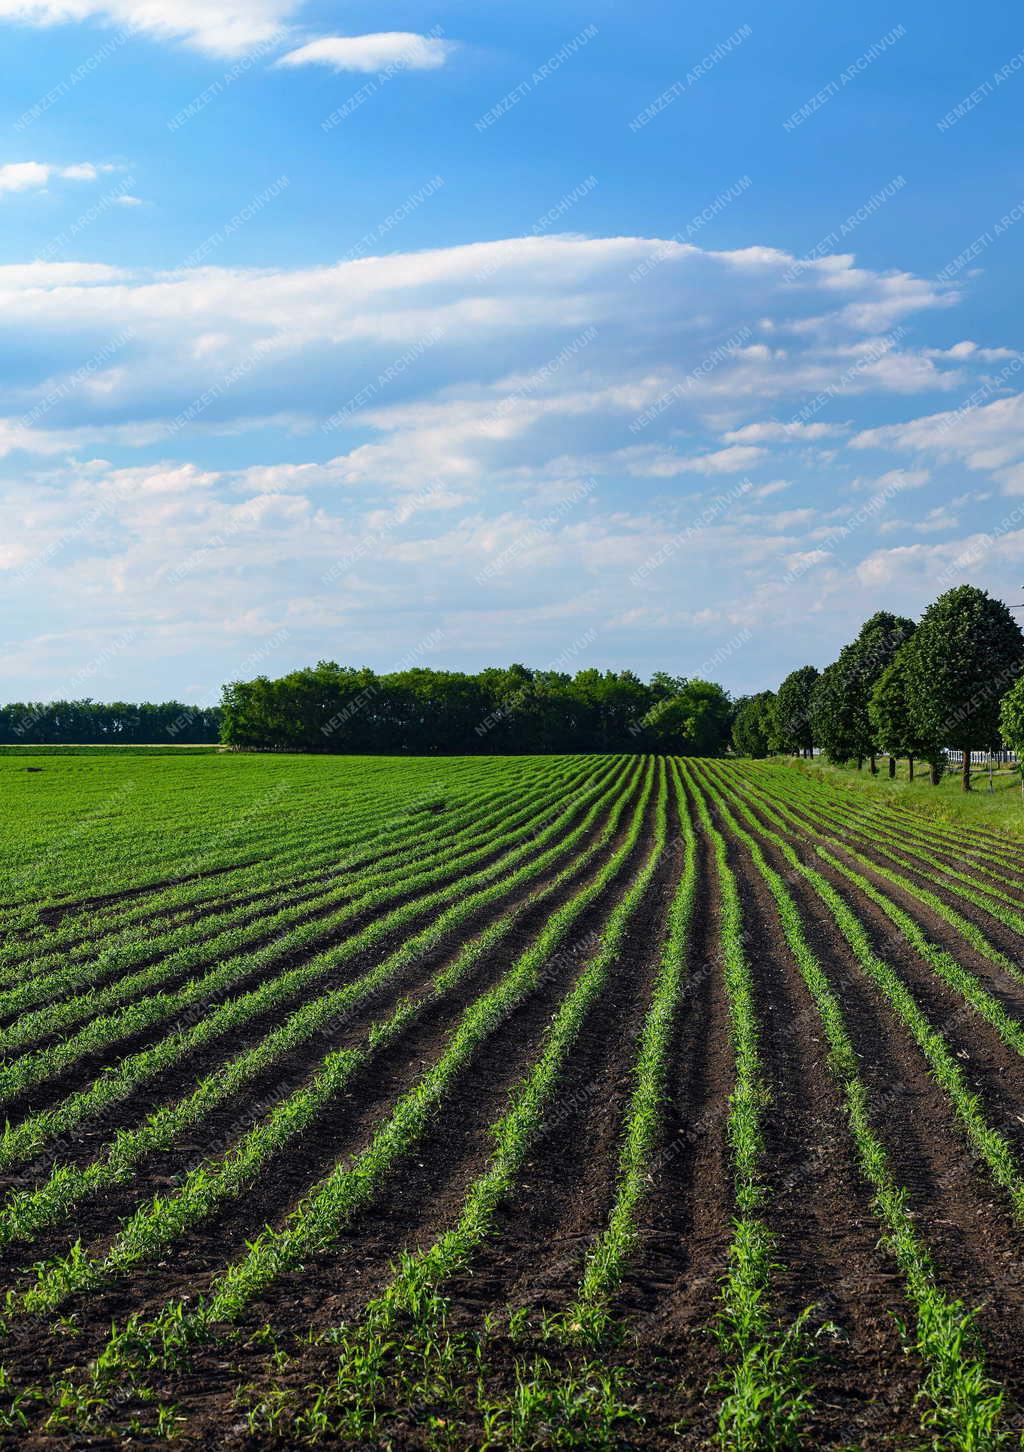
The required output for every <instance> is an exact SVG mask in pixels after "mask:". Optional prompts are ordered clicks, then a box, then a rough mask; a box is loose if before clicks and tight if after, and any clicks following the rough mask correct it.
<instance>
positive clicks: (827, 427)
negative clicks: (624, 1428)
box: [722, 419, 842, 444]
mask: <svg viewBox="0 0 1024 1452" xmlns="http://www.w3.org/2000/svg"><path fill="white" fill-rule="evenodd" d="M841 432H842V427H841V425H837V424H824V423H817V424H805V423H799V422H795V423H779V421H778V420H777V419H769V420H767V421H766V422H763V423H751V424H744V426H743V428H741V429H730V430H729V431H728V432H727V433H724V434H723V435H722V438H723V440H724V441H725V442H726V443H727V444H789V443H805V442H806V443H813V442H815V441H816V440H818V439H827V438H831V437H833V436H834V435H836V434H838V433H841Z"/></svg>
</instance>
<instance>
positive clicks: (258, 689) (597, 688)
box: [221, 661, 733, 756]
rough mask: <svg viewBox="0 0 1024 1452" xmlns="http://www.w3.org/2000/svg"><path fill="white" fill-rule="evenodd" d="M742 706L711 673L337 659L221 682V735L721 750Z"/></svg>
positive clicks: (287, 745) (410, 745) (493, 749)
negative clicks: (393, 665) (446, 666)
mask: <svg viewBox="0 0 1024 1452" xmlns="http://www.w3.org/2000/svg"><path fill="white" fill-rule="evenodd" d="M732 717H733V706H732V702H731V700H730V698H729V696H728V694H727V693H726V692H725V691H724V690H723V688H722V687H721V686H719V685H716V684H714V683H713V682H711V681H703V680H687V679H685V678H682V677H676V676H669V675H665V674H664V673H659V674H657V675H655V676H654V677H653V679H652V680H651V681H650V682H647V683H645V682H643V681H641V680H640V678H639V676H637V675H635V674H634V673H633V672H632V671H603V672H602V671H599V670H582V671H578V672H577V673H576V674H575V675H568V674H565V673H563V672H560V671H535V670H531V669H529V668H528V667H527V666H524V665H512V666H508V667H507V668H493V669H489V670H484V671H480V672H479V674H476V675H469V674H465V673H463V672H460V671H437V670H427V669H423V668H416V669H413V670H406V671H397V672H394V673H393V674H390V675H377V674H376V673H375V672H374V671H372V670H369V669H362V670H357V669H354V668H352V667H350V666H341V665H338V664H337V663H336V662H334V661H321V662H320V663H319V664H318V665H316V666H314V667H309V668H307V669H304V670H297V671H293V672H292V673H291V674H290V675H286V676H282V677H281V678H279V679H277V680H271V679H270V678H269V677H267V676H259V677H258V678H257V679H256V680H251V681H235V682H233V683H232V684H231V685H229V686H226V687H225V689H224V700H223V721H222V728H221V739H222V740H223V741H224V743H225V744H226V745H228V746H232V747H236V748H240V749H248V750H283V751H327V752H346V753H348V752H352V753H383V754H387V755H402V754H408V755H415V756H429V755H440V754H456V755H472V754H489V753H505V752H507V753H513V754H519V753H523V754H528V753H533V752H606V751H608V752H640V751H682V752H687V753H689V754H691V755H695V756H716V755H720V754H721V753H722V752H724V751H725V750H726V749H727V747H728V745H729V739H730V729H731V726H732Z"/></svg>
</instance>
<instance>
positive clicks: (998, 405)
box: [851, 383, 1024, 494]
mask: <svg viewBox="0 0 1024 1452" xmlns="http://www.w3.org/2000/svg"><path fill="white" fill-rule="evenodd" d="M988 392H989V385H988V384H987V383H986V384H983V385H982V387H981V388H980V389H978V390H976V391H975V393H974V394H973V395H971V396H970V397H969V399H968V401H967V402H966V403H965V404H964V405H962V406H961V407H960V408H958V409H952V410H947V411H945V412H943V413H933V414H925V415H924V416H923V417H921V418H916V419H910V420H908V421H907V422H906V423H899V424H886V425H885V426H883V427H882V428H876V429H864V430H862V431H861V432H860V433H859V434H857V435H856V437H855V438H854V439H853V440H852V441H851V442H852V444H853V447H854V448H858V449H870V448H884V449H898V450H900V451H904V452H907V453H920V454H932V455H933V456H935V457H936V458H939V459H944V460H958V461H960V462H962V463H963V464H965V465H966V466H967V468H968V469H974V470H988V471H994V472H995V475H996V478H997V479H999V481H1000V482H1001V483H1002V484H1003V486H1004V488H1005V490H1006V492H1007V493H1011V494H1012V493H1019V492H1020V488H1021V478H1022V470H1024V394H1019V393H1018V394H1014V395H1013V396H1012V397H1010V398H997V399H995V401H994V402H991V403H984V402H980V401H977V402H975V401H973V399H974V398H976V397H977V395H978V394H980V395H981V397H985V396H986V395H987V394H988Z"/></svg>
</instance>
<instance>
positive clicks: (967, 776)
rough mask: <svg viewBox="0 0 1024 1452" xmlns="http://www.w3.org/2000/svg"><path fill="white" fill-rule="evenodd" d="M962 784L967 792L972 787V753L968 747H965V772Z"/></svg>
mask: <svg viewBox="0 0 1024 1452" xmlns="http://www.w3.org/2000/svg"><path fill="white" fill-rule="evenodd" d="M962 786H963V789H964V791H965V792H969V791H970V789H971V753H970V752H969V751H968V750H967V748H966V747H965V748H964V774H963V781H962Z"/></svg>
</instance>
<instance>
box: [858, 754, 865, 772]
mask: <svg viewBox="0 0 1024 1452" xmlns="http://www.w3.org/2000/svg"><path fill="white" fill-rule="evenodd" d="M857 770H858V771H863V770H864V758H863V756H858V757H857Z"/></svg>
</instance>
